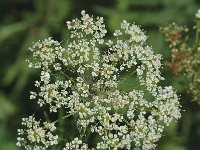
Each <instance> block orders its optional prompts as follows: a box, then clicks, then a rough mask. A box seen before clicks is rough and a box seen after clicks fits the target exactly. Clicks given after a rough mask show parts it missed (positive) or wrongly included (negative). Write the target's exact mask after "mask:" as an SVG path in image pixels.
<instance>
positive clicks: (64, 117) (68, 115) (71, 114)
mask: <svg viewBox="0 0 200 150" xmlns="http://www.w3.org/2000/svg"><path fill="white" fill-rule="evenodd" d="M76 113H77V112H73V113H70V114H67V115H65V116H63V117H62V118H61V119H66V118H68V117H70V116H73V115H75V114H76ZM61 119H58V120H56V121H54V122H52V123H57V122H59V121H60V120H61Z"/></svg>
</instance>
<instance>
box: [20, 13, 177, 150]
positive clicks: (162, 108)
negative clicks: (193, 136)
mask: <svg viewBox="0 0 200 150" xmlns="http://www.w3.org/2000/svg"><path fill="white" fill-rule="evenodd" d="M81 15H82V17H81V19H80V20H79V19H73V20H72V21H67V27H68V30H69V31H70V39H69V40H67V42H66V43H59V42H58V41H55V40H53V39H52V38H48V39H45V40H43V41H39V42H36V43H35V44H34V45H33V46H32V47H31V48H30V49H29V50H30V52H31V53H32V54H33V59H32V60H28V63H29V67H30V68H37V69H39V70H40V71H41V74H40V80H38V81H35V86H36V87H37V88H38V91H36V92H33V91H32V92H31V93H30V99H35V100H37V102H38V104H39V106H40V107H43V106H48V108H49V111H50V112H51V113H56V112H57V111H59V109H61V108H64V109H65V110H66V111H65V116H64V117H62V118H58V120H59V119H66V118H67V117H69V116H71V117H74V118H75V120H76V128H77V131H78V133H79V136H77V137H73V140H71V141H65V143H66V144H65V146H64V145H63V149H64V150H72V149H75V150H79V149H80V150H86V149H143V150H150V149H155V147H156V143H157V141H158V140H159V139H160V138H161V136H162V132H163V129H164V127H165V126H168V125H169V124H170V123H171V121H172V120H177V119H179V118H180V116H181V114H180V105H179V101H178V99H179V98H178V96H177V94H176V92H175V91H174V90H173V88H172V87H171V86H166V87H162V86H160V85H159V81H160V80H164V78H163V77H162V76H161V72H160V68H161V67H162V65H161V61H160V60H161V55H160V54H154V52H153V50H152V48H151V47H150V46H148V45H147V44H146V39H147V36H146V35H145V33H144V32H143V30H141V29H140V27H139V26H137V25H135V24H130V23H128V22H127V21H125V20H124V21H123V22H122V23H121V28H120V29H118V30H116V31H115V32H114V33H113V38H112V40H106V39H105V35H106V33H107V30H106V29H105V25H104V23H103V18H102V17H97V18H94V17H93V16H89V15H88V14H86V13H85V11H82V12H81ZM124 73H131V74H132V80H130V81H129V82H133V83H134V84H139V87H141V88H132V89H131V90H130V91H127V90H125V89H121V88H119V85H120V84H121V82H122V80H123V77H122V76H123V74H124ZM135 76H136V78H135ZM136 80H137V81H136ZM58 120H55V121H52V122H48V123H47V122H44V123H43V124H42V123H40V122H41V121H36V119H35V117H34V116H29V118H23V121H22V125H23V126H25V127H24V128H23V129H19V130H18V135H19V137H18V138H17V140H18V142H17V145H18V146H21V147H23V148H25V149H47V148H48V147H50V146H52V145H57V143H58V142H59V140H60V139H59V135H56V132H55V131H56V130H57V129H56V123H57V122H58ZM88 131H89V132H88ZM92 133H95V134H96V135H97V136H98V137H99V138H98V139H99V140H98V141H97V143H95V146H92V145H90V142H89V141H88V140H87V139H86V137H88V135H87V134H92ZM63 134H64V133H63Z"/></svg>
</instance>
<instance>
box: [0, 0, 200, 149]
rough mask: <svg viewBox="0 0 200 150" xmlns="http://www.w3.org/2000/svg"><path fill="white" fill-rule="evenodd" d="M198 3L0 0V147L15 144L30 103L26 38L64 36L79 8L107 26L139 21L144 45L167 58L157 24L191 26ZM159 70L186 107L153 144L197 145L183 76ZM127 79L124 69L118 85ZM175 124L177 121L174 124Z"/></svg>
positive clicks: (194, 109)
mask: <svg viewBox="0 0 200 150" xmlns="http://www.w3.org/2000/svg"><path fill="white" fill-rule="evenodd" d="M198 7H199V5H197V3H196V2H195V0H116V1H107V0H102V1H98V0H97V1H94V0H93V1H91V0H88V1H80V0H79V1H73V0H33V1H29V0H23V1H21V0H14V1H13V0H1V1H0V68H1V71H0V149H2V150H4V149H6V150H15V149H17V148H16V147H15V142H16V140H15V139H16V129H17V128H18V125H19V121H20V118H21V115H20V113H21V112H22V111H23V113H24V112H26V113H27V114H30V113H32V110H33V108H32V107H35V106H34V105H32V104H33V102H31V101H30V100H29V99H28V98H29V96H28V95H29V90H27V89H33V87H31V86H30V85H33V81H32V79H33V78H35V72H33V71H31V70H29V69H28V68H27V64H26V63H25V60H26V59H27V58H29V57H30V56H29V54H28V53H27V52H26V50H27V48H28V47H29V46H30V45H32V42H36V41H38V40H39V39H44V38H46V37H49V36H53V37H54V38H55V39H58V40H60V41H62V40H67V39H63V37H64V36H65V37H66V35H64V36H63V34H66V32H65V33H64V32H63V31H65V28H66V25H65V22H66V21H67V20H69V19H70V18H71V16H76V15H77V14H80V11H81V10H82V9H85V10H88V11H89V12H91V11H92V12H96V13H97V14H98V15H100V16H102V15H103V16H106V17H107V19H106V20H107V24H108V28H109V32H110V31H113V30H114V29H115V28H117V27H119V26H117V25H119V23H120V22H121V21H122V20H123V19H126V20H128V21H130V22H136V24H140V25H142V28H144V29H145V30H146V31H147V34H148V35H149V36H150V37H151V38H149V39H148V43H149V45H152V46H153V47H154V49H155V50H156V51H157V52H159V53H162V54H164V59H166V58H167V59H169V57H170V52H169V51H166V50H165V49H168V48H167V44H166V43H164V40H163V38H162V36H161V34H160V33H159V32H158V29H159V26H163V25H166V24H167V23H170V22H173V21H175V22H177V23H178V24H187V25H188V26H191V24H192V23H193V18H194V14H195V12H196V10H197V8H198ZM161 50H162V51H161ZM164 68H165V67H164ZM163 74H164V76H165V77H166V80H167V82H169V84H170V83H172V84H173V86H174V87H175V88H176V90H178V91H179V92H180V93H181V94H182V95H183V96H182V97H181V101H182V103H183V104H184V106H183V109H184V110H186V111H185V112H184V113H183V116H184V117H183V119H182V121H181V123H177V124H175V125H174V126H172V127H171V128H169V130H167V131H166V136H165V137H163V141H164V142H163V141H161V142H160V143H159V145H160V147H158V149H162V150H165V149H166V150H168V149H170V150H173V149H174V150H185V149H194V150H195V149H196V147H198V146H199V142H198V140H197V139H199V138H200V132H199V131H200V127H199V124H200V117H199V116H200V112H199V107H198V106H196V103H193V102H188V100H190V98H191V95H188V94H187V93H186V87H187V86H185V85H184V84H183V83H184V79H183V77H180V78H176V77H172V74H171V73H169V72H168V71H166V68H165V70H164V72H163ZM198 75H199V74H198ZM131 80H132V78H131V77H130V74H124V76H123V79H122V83H121V86H120V87H119V88H121V89H125V88H126V89H127V90H129V89H130V88H131V87H132V86H135V85H134V83H131V82H130V81H131ZM30 82H31V84H29V83H30ZM198 91H199V89H198ZM13 120H14V121H13ZM12 122H13V123H12ZM60 126H62V128H61V129H60V130H61V131H60V132H63V131H62V129H63V130H64V127H65V125H63V124H62V123H60ZM177 126H181V127H179V130H178V129H177ZM193 127H195V129H193ZM69 134H71V133H70V132H69ZM171 134H173V135H171ZM67 136H68V135H66V138H67ZM174 137H175V138H174ZM180 140H181V141H180ZM193 142H194V144H193ZM194 145H195V146H196V147H195V146H194Z"/></svg>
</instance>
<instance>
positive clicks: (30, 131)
mask: <svg viewBox="0 0 200 150" xmlns="http://www.w3.org/2000/svg"><path fill="white" fill-rule="evenodd" d="M22 125H23V126H25V128H23V129H18V136H19V137H18V138H17V141H18V142H17V146H20V147H24V148H25V149H26V150H45V149H47V148H48V147H49V146H52V145H55V144H57V143H58V141H57V140H58V136H57V135H53V134H52V132H53V131H54V130H55V129H56V127H55V126H54V124H53V123H47V122H44V123H43V126H40V121H36V120H35V117H33V116H29V118H23V119H22ZM25 136H27V137H25Z"/></svg>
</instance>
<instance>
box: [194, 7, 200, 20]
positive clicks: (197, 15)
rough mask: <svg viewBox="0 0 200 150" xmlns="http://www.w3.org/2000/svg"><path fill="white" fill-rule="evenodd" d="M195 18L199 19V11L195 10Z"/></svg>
mask: <svg viewBox="0 0 200 150" xmlns="http://www.w3.org/2000/svg"><path fill="white" fill-rule="evenodd" d="M195 17H196V18H197V19H200V9H198V10H197V13H196V14H195Z"/></svg>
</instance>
